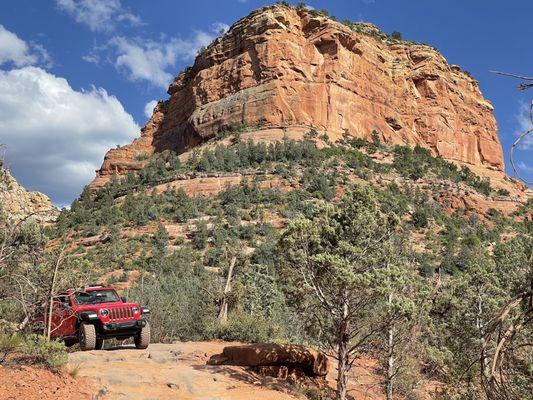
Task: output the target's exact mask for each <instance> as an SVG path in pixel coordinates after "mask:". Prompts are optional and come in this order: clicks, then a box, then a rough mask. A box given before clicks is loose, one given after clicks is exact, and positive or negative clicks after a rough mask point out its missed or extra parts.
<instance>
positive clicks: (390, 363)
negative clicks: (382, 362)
mask: <svg viewBox="0 0 533 400" xmlns="http://www.w3.org/2000/svg"><path fill="white" fill-rule="evenodd" d="M388 346H389V356H388V360H387V400H393V393H394V391H393V388H394V382H393V380H394V362H395V359H394V327H393V326H392V325H391V326H389V338H388Z"/></svg>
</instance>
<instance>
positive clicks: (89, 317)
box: [78, 311, 98, 324]
mask: <svg viewBox="0 0 533 400" xmlns="http://www.w3.org/2000/svg"><path fill="white" fill-rule="evenodd" d="M80 321H83V322H87V323H93V322H96V321H98V314H97V313H96V312H95V311H83V312H81V313H80V316H79V318H78V324H79V322H80Z"/></svg>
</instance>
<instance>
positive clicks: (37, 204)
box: [0, 168, 59, 223]
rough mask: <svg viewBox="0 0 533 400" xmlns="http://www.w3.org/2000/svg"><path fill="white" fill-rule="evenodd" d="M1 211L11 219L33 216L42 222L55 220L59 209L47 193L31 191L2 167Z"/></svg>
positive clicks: (0, 171) (0, 182)
mask: <svg viewBox="0 0 533 400" xmlns="http://www.w3.org/2000/svg"><path fill="white" fill-rule="evenodd" d="M0 213H3V214H4V216H5V217H7V218H8V219H9V220H11V221H18V220H21V219H23V218H26V217H31V218H32V219H34V220H36V221H38V222H41V223H42V222H52V221H55V219H56V218H57V216H58V214H59V211H58V210H57V208H56V207H55V206H54V205H53V204H52V202H51V201H50V199H49V198H48V197H47V196H46V195H44V194H42V193H40V192H29V191H28V190H26V189H25V188H24V187H22V186H21V185H20V184H19V183H18V182H17V181H16V180H15V178H13V177H12V176H11V174H10V173H9V171H7V170H5V169H2V168H0Z"/></svg>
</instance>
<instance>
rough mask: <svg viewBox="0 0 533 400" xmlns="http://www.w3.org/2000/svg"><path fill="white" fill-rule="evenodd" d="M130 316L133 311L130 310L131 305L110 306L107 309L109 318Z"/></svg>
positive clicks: (127, 317) (116, 318)
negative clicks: (110, 307)
mask: <svg viewBox="0 0 533 400" xmlns="http://www.w3.org/2000/svg"><path fill="white" fill-rule="evenodd" d="M132 317H133V311H131V307H119V308H112V309H110V310H109V319H110V320H119V319H129V318H132Z"/></svg>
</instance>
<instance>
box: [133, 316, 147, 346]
mask: <svg viewBox="0 0 533 400" xmlns="http://www.w3.org/2000/svg"><path fill="white" fill-rule="evenodd" d="M134 341H135V347H137V348H138V349H146V348H147V347H148V345H149V344H150V324H148V322H147V323H146V325H145V326H144V328H142V329H141V330H140V332H139V333H137V335H135V340H134Z"/></svg>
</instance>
